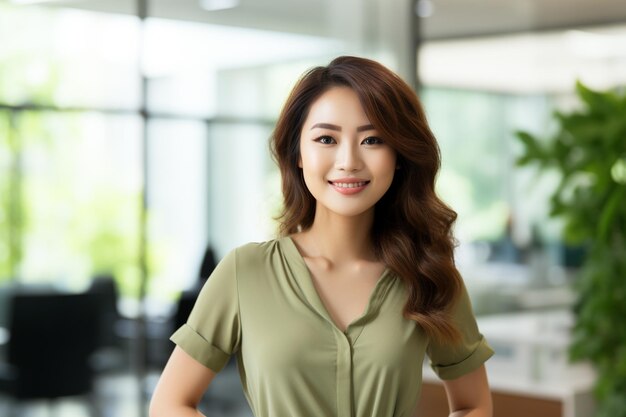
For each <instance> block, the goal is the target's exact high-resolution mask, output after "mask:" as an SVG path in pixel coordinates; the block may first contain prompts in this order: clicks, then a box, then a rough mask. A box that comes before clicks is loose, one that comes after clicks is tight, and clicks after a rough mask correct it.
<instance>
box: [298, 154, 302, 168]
mask: <svg viewBox="0 0 626 417" xmlns="http://www.w3.org/2000/svg"><path fill="white" fill-rule="evenodd" d="M298 168H302V157H301V156H298Z"/></svg>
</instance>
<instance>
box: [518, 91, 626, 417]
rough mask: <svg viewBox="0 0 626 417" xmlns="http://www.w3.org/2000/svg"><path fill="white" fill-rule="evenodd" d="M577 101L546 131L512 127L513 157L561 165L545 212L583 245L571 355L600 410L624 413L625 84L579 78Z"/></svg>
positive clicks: (617, 416) (614, 416)
mask: <svg viewBox="0 0 626 417" xmlns="http://www.w3.org/2000/svg"><path fill="white" fill-rule="evenodd" d="M576 92H577V95H578V97H579V98H580V100H581V104H582V106H581V108H580V109H579V110H577V111H574V112H571V113H567V114H565V113H562V112H555V119H556V122H557V123H556V125H557V129H556V132H555V133H554V134H553V135H549V136H548V137H547V138H540V137H537V136H533V135H531V134H530V133H528V132H517V137H518V138H519V139H520V140H521V142H522V143H523V145H524V146H523V149H524V150H523V154H522V155H521V156H520V157H519V159H518V160H517V163H518V165H537V166H538V167H539V170H540V172H541V171H544V170H549V169H556V170H558V172H559V174H560V177H561V180H560V183H559V185H558V187H557V189H556V190H555V192H554V193H553V195H552V197H551V201H550V209H551V212H550V215H551V216H554V217H559V218H561V219H563V220H564V227H565V228H564V238H565V240H566V241H569V242H573V243H578V244H584V245H585V246H586V247H587V251H586V252H587V253H586V256H585V259H584V261H583V264H582V266H581V268H580V270H579V272H578V274H577V282H576V288H577V297H578V301H577V303H576V306H575V313H576V322H575V325H574V329H573V339H572V344H571V349H570V356H571V358H572V359H573V360H588V361H590V362H591V363H592V365H593V366H594V368H595V369H596V371H597V374H598V377H597V382H596V385H595V394H596V399H597V414H596V415H597V416H598V417H600V416H602V417H626V92H625V91H624V90H621V91H620V90H613V91H606V92H598V91H592V90H591V89H589V88H587V87H585V86H584V85H582V84H581V83H577V84H576Z"/></svg>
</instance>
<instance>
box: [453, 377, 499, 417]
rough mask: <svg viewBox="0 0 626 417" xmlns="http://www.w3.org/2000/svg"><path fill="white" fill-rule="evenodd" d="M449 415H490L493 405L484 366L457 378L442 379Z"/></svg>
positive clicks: (482, 416)
mask: <svg viewBox="0 0 626 417" xmlns="http://www.w3.org/2000/svg"><path fill="white" fill-rule="evenodd" d="M443 386H444V388H445V389H446V394H447V396H448V406H449V407H450V417H492V416H493V405H492V404H491V392H490V391H489V383H488V382H487V372H485V366H484V365H483V366H481V367H480V368H478V369H476V370H475V371H472V372H470V373H469V374H466V375H463V376H461V377H459V378H457V379H452V380H447V381H443Z"/></svg>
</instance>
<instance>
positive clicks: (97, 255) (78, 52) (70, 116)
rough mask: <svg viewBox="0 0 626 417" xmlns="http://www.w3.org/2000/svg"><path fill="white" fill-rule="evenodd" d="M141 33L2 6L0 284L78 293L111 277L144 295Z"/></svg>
mask: <svg viewBox="0 0 626 417" xmlns="http://www.w3.org/2000/svg"><path fill="white" fill-rule="evenodd" d="M138 33H139V32H138V19H137V18H134V17H132V16H131V17H129V16H121V15H105V14H99V13H87V12H79V11H74V10H55V9H48V8H41V7H18V6H10V5H7V4H0V104H3V105H4V106H5V109H6V110H4V111H2V112H0V150H1V153H0V154H1V155H2V156H1V157H0V174H1V178H2V179H1V180H0V190H1V192H2V199H1V201H2V203H1V208H0V239H1V240H0V281H7V280H12V279H17V280H18V281H19V282H20V283H27V284H29V283H48V284H53V285H55V286H60V287H63V288H69V289H74V290H80V289H83V288H85V287H86V286H87V285H89V281H90V279H91V277H92V276H93V275H95V274H97V273H103V272H110V273H112V274H114V276H115V277H116V278H117V280H118V284H119V289H120V292H121V293H122V295H125V296H135V295H136V294H137V291H138V288H137V284H138V282H139V279H138V276H139V269H138V263H137V256H138V234H139V232H138V227H139V223H138V219H139V208H140V206H139V204H140V198H141V194H140V192H141V184H142V173H141V172H140V166H139V163H138V162H139V161H140V155H141V142H140V138H141V124H140V118H139V116H138V114H134V113H133V112H136V111H137V109H138V104H139V91H140V90H139V77H138V75H137V73H138V70H137V68H138V63H137V60H136V51H137V39H138ZM10 106H12V107H14V109H13V110H11V109H9V107H10ZM55 108H59V109H63V108H74V109H77V110H76V111H56V110H54V109H55ZM16 242H17V243H16ZM11 245H13V246H18V247H13V248H11V247H10V246H11Z"/></svg>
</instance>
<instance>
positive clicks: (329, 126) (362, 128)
mask: <svg viewBox="0 0 626 417" xmlns="http://www.w3.org/2000/svg"><path fill="white" fill-rule="evenodd" d="M315 128H322V129H330V130H336V131H338V132H341V126H337V125H333V124H331V123H315V124H314V125H313V126H311V130H313V129H315ZM367 130H374V126H372V125H371V124H369V125H363V126H359V127H357V128H356V131H357V132H365V131H367Z"/></svg>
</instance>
